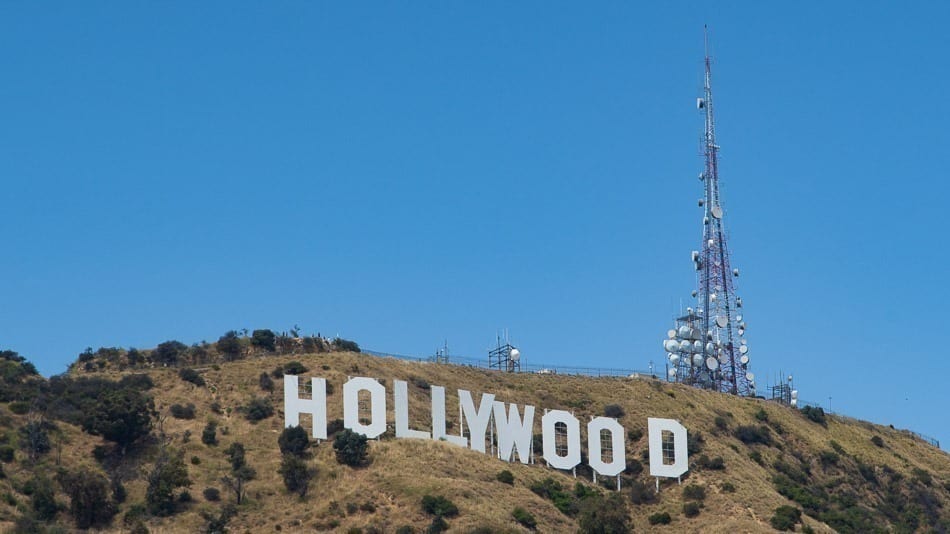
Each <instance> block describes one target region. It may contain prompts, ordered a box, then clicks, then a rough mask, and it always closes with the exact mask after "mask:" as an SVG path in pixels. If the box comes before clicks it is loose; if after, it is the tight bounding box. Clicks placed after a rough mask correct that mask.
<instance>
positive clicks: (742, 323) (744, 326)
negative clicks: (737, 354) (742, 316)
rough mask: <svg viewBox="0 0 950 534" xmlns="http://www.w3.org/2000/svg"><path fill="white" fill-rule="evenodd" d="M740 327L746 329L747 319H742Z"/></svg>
mask: <svg viewBox="0 0 950 534" xmlns="http://www.w3.org/2000/svg"><path fill="white" fill-rule="evenodd" d="M739 328H741V329H743V330H745V329H746V325H745V321H742V322H741V323H739Z"/></svg>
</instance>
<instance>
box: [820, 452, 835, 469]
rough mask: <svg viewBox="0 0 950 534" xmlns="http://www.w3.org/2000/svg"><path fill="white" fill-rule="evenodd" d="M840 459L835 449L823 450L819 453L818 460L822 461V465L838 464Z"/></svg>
mask: <svg viewBox="0 0 950 534" xmlns="http://www.w3.org/2000/svg"><path fill="white" fill-rule="evenodd" d="M838 459H839V457H838V453H836V452H834V451H821V452H819V453H818V461H819V462H821V465H822V467H828V466H832V465H838Z"/></svg>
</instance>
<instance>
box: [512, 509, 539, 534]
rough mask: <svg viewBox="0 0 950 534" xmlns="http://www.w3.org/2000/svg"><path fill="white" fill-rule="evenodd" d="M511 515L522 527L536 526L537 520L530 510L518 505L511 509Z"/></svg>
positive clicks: (532, 527)
mask: <svg viewBox="0 0 950 534" xmlns="http://www.w3.org/2000/svg"><path fill="white" fill-rule="evenodd" d="M511 517H513V518H515V521H517V522H518V523H519V524H521V525H522V526H524V527H527V528H530V529H531V530H534V529H535V527H537V526H538V520H537V519H535V518H534V516H533V515H531V512H529V511H527V510H525V509H524V508H522V507H520V506H518V507H515V509H514V510H512V511H511Z"/></svg>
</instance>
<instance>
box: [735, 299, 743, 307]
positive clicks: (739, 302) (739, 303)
mask: <svg viewBox="0 0 950 534" xmlns="http://www.w3.org/2000/svg"><path fill="white" fill-rule="evenodd" d="M736 307H737V308H741V307H742V297H736Z"/></svg>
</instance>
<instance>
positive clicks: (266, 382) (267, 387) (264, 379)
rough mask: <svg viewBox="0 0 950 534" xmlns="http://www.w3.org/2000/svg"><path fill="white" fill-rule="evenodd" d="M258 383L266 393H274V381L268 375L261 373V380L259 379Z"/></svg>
mask: <svg viewBox="0 0 950 534" xmlns="http://www.w3.org/2000/svg"><path fill="white" fill-rule="evenodd" d="M257 383H258V385H260V386H261V389H262V390H264V391H274V379H273V378H271V377H270V375H269V374H267V373H261V376H260V378H258V379H257Z"/></svg>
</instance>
